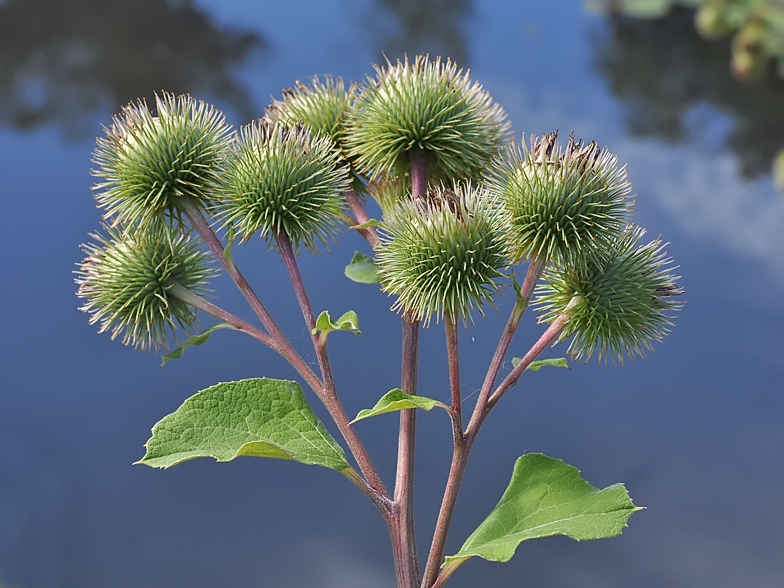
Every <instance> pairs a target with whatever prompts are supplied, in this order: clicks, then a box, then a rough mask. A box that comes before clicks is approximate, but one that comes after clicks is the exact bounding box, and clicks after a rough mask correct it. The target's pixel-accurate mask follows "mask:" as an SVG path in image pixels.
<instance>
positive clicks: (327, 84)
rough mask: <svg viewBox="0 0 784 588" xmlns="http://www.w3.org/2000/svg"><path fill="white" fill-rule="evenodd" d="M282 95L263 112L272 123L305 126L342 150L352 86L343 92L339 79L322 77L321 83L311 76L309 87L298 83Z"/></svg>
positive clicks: (352, 92) (285, 90)
mask: <svg viewBox="0 0 784 588" xmlns="http://www.w3.org/2000/svg"><path fill="white" fill-rule="evenodd" d="M282 94H283V100H273V101H272V104H270V105H269V106H268V107H267V108H266V110H265V114H266V115H267V117H268V118H269V119H270V120H271V121H273V122H282V123H284V124H286V125H288V126H293V125H295V124H297V123H301V124H304V125H306V126H308V127H310V128H311V129H313V130H314V131H318V132H320V133H322V134H324V135H327V136H329V138H330V139H332V141H334V143H335V144H336V145H338V146H339V147H342V145H343V139H344V137H345V128H344V124H345V119H346V112H347V110H348V108H349V104H350V103H351V101H352V100H353V98H354V95H355V88H354V86H351V87H350V88H349V89H348V90H346V88H345V86H344V85H343V80H342V79H340V78H338V79H335V78H333V77H332V76H324V81H323V82H322V81H321V80H320V79H319V77H318V76H313V78H312V79H311V83H310V86H306V85H305V84H303V83H302V82H300V81H299V80H298V81H297V82H296V83H295V84H294V88H286V89H284V90H283V91H282Z"/></svg>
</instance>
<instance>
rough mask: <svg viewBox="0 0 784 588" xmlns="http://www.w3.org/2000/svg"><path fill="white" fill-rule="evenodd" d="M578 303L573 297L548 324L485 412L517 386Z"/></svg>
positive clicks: (501, 386) (496, 392)
mask: <svg viewBox="0 0 784 588" xmlns="http://www.w3.org/2000/svg"><path fill="white" fill-rule="evenodd" d="M579 301H580V297H579V296H575V297H574V298H572V299H571V300H570V301H569V304H567V305H566V308H564V311H563V312H562V313H561V314H560V315H558V318H556V319H555V320H554V321H553V322H552V323H550V326H549V327H548V328H547V330H546V331H545V332H544V334H543V335H542V336H541V337H539V340H538V341H537V342H536V343H534V346H533V347H531V349H530V350H529V351H528V353H526V354H525V356H524V357H523V359H521V360H520V363H518V364H517V365H516V366H515V368H514V369H513V370H512V371H511V372H509V374H508V375H507V376H506V378H504V381H503V382H501V383H500V384H499V385H498V388H496V390H495V392H493V395H492V396H491V397H490V400H489V401H488V402H487V412H490V410H492V408H493V407H494V406H495V405H496V404H498V401H499V400H501V397H502V396H503V395H504V394H506V393H507V392H508V391H509V389H510V388H512V387H513V386H514V385H515V384H517V382H518V380H519V379H520V376H522V375H523V372H524V371H525V370H526V369H527V368H528V366H529V365H531V362H532V361H533V360H535V359H536V358H537V357H538V356H539V354H540V353H541V352H542V351H544V348H545V347H547V346H548V345H550V344H551V343H552V342H553V341H555V339H556V337H558V335H559V334H560V333H561V331H562V330H563V328H564V327H565V326H566V325H567V323H568V322H569V319H570V317H571V312H570V311H571V310H572V307H574V305H575V304H577V303H578V302H579Z"/></svg>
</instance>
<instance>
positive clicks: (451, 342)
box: [444, 314, 462, 434]
mask: <svg viewBox="0 0 784 588" xmlns="http://www.w3.org/2000/svg"><path fill="white" fill-rule="evenodd" d="M444 326H445V331H446V353H447V357H448V360H449V389H450V390H451V391H452V410H453V411H454V412H455V413H457V414H462V408H461V403H462V399H461V397H460V351H459V349H458V330H457V324H456V323H455V319H454V317H453V316H450V315H449V314H446V315H445V316H444ZM461 434H462V431H461Z"/></svg>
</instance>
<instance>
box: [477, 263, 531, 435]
mask: <svg viewBox="0 0 784 588" xmlns="http://www.w3.org/2000/svg"><path fill="white" fill-rule="evenodd" d="M546 264H547V260H546V258H544V257H541V258H536V259H533V260H531V263H530V264H529V265H528V271H527V272H526V274H525V279H524V280H523V285H522V287H521V288H520V292H519V295H518V297H517V303H516V304H515V307H514V309H512V314H511V315H509V320H508V321H507V323H506V327H505V328H504V332H503V333H502V334H501V339H500V340H499V341H498V347H496V350H495V354H494V355H493V359H492V360H491V361H490V367H489V368H488V370H487V375H486V376H485V381H484V382H483V383H482V388H481V390H480V392H479V399H478V400H477V402H476V406H475V407H474V412H473V414H472V415H471V420H470V422H469V423H468V426H467V427H466V433H469V434H472V433H473V432H474V430H475V429H476V427H477V422H478V421H479V419H480V418H481V419H482V420H484V416H482V415H484V414H485V411H486V409H487V401H488V399H489V398H490V393H491V392H492V390H493V386H494V385H495V380H496V378H497V377H498V372H499V371H500V370H501V366H502V365H503V363H504V359H505V358H506V353H507V351H508V350H509V346H510V345H511V344H512V339H513V338H514V336H515V333H516V332H517V327H518V326H519V325H520V320H521V319H522V318H523V314H524V313H525V309H526V308H528V302H529V301H530V300H531V296H532V295H533V292H534V288H535V287H536V284H537V283H538V282H539V278H541V277H542V272H543V271H544V268H545V265H546Z"/></svg>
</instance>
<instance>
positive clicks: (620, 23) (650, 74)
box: [595, 9, 784, 178]
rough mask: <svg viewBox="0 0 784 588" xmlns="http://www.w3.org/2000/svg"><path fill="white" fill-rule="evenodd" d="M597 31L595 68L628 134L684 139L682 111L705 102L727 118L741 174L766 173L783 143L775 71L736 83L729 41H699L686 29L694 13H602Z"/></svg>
mask: <svg viewBox="0 0 784 588" xmlns="http://www.w3.org/2000/svg"><path fill="white" fill-rule="evenodd" d="M609 23H610V26H609V30H608V31H607V32H606V33H603V34H602V35H600V36H598V37H597V39H596V41H595V45H596V52H595V54H596V58H595V61H596V65H597V69H598V70H599V71H600V72H601V73H602V74H604V76H605V77H606V78H607V80H608V82H609V84H610V88H611V90H612V92H613V94H615V95H616V96H617V97H618V98H620V99H622V100H623V101H624V102H625V103H626V105H627V107H628V111H627V125H628V128H629V132H630V133H631V134H633V135H652V136H655V137H658V138H660V139H663V140H666V141H670V142H676V141H681V140H684V139H686V138H689V124H688V121H689V115H690V114H691V112H690V111H692V112H693V109H694V108H695V107H697V106H699V105H701V104H704V103H707V104H709V105H710V106H711V107H713V108H715V109H716V110H718V111H719V112H722V113H724V114H725V115H727V116H729V117H730V118H731V119H732V121H733V123H734V126H733V128H732V129H731V131H730V132H729V133H728V135H727V137H726V143H727V147H728V148H729V149H730V150H731V151H732V152H733V153H735V155H736V156H737V158H738V160H739V163H740V170H741V173H742V174H743V175H744V176H745V177H747V178H751V177H755V176H757V175H760V174H764V173H769V172H770V169H771V162H772V160H773V158H774V157H775V155H776V153H777V152H778V151H779V150H780V149H781V148H782V146H784V108H782V104H784V81H783V80H781V79H780V78H778V77H777V76H768V78H767V79H766V80H764V81H762V82H759V83H757V84H743V85H742V84H739V83H738V82H736V81H735V80H734V79H733V78H732V75H731V73H730V69H729V66H728V62H729V52H730V49H729V41H728V40H723V41H705V40H704V39H702V38H701V37H700V36H699V35H698V34H697V33H696V32H695V30H694V13H693V12H692V11H689V10H685V9H676V10H673V12H671V13H670V14H669V15H668V16H666V17H664V18H658V19H651V20H637V19H632V18H627V17H620V16H616V17H612V18H611V19H609Z"/></svg>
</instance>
